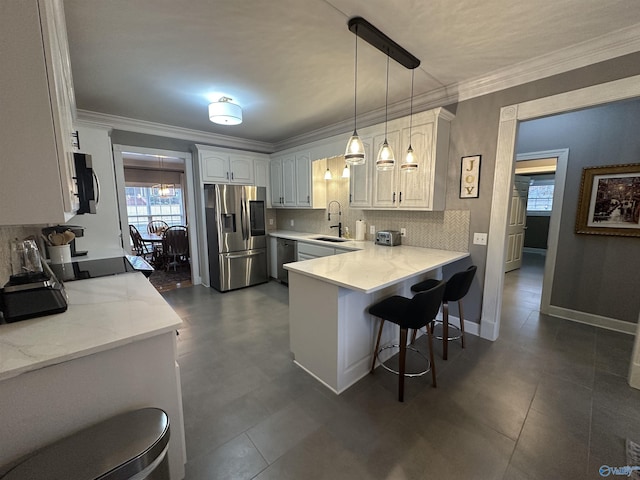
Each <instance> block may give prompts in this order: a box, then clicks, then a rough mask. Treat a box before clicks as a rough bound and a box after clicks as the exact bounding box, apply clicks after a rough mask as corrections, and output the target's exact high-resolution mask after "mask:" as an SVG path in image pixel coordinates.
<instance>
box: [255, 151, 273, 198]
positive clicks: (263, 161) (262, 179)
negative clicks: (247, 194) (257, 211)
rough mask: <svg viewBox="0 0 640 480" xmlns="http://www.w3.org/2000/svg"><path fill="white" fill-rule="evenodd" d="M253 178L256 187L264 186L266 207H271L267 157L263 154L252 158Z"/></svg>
mask: <svg viewBox="0 0 640 480" xmlns="http://www.w3.org/2000/svg"><path fill="white" fill-rule="evenodd" d="M253 179H254V181H255V185H256V187H266V189H267V208H271V182H270V180H269V159H268V158H267V157H266V156H265V157H264V158H263V157H260V158H254V159H253Z"/></svg>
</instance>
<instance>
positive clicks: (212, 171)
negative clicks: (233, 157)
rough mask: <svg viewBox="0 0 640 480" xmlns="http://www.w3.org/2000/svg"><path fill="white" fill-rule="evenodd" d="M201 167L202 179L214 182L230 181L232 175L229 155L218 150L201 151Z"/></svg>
mask: <svg viewBox="0 0 640 480" xmlns="http://www.w3.org/2000/svg"><path fill="white" fill-rule="evenodd" d="M199 156H200V168H201V169H202V170H201V172H202V180H203V181H204V182H212V183H228V182H229V180H230V178H231V175H230V172H229V155H225V154H220V153H216V152H205V151H203V152H200V153H199Z"/></svg>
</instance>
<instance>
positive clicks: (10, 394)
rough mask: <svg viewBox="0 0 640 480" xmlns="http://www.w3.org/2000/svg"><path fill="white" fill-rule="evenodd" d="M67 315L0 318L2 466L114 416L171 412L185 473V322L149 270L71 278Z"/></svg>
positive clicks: (173, 450) (174, 469)
mask: <svg viewBox="0 0 640 480" xmlns="http://www.w3.org/2000/svg"><path fill="white" fill-rule="evenodd" d="M65 287H66V291H67V294H68V297H69V307H68V309H67V311H66V312H64V313H60V314H56V315H49V316H44V317H39V318H33V319H30V320H24V321H20V322H15V323H10V324H5V325H0V404H1V405H2V413H0V430H2V432H3V435H2V440H0V465H6V464H8V463H10V462H13V461H15V460H16V459H17V458H19V457H21V456H23V455H25V454H27V453H29V452H31V451H33V450H35V449H37V448H39V447H42V446H44V445H47V444H49V443H52V442H53V441H55V440H57V439H59V438H61V437H64V436H66V435H68V434H71V433H73V432H75V431H77V430H80V429H82V428H84V427H87V426H89V425H93V424H95V423H97V422H99V421H101V420H104V419H106V418H108V417H111V416H113V415H116V414H119V413H123V412H126V411H129V410H135V409H138V408H142V407H158V408H162V409H163V410H164V411H166V412H167V414H168V415H169V419H170V428H171V437H170V441H169V450H168V456H169V465H170V469H171V478H172V480H179V479H182V478H184V463H185V461H186V459H185V446H184V421H183V416H182V395H181V389H180V377H179V369H178V364H177V363H176V358H177V355H176V329H177V328H178V327H179V326H180V324H181V320H180V318H179V317H178V315H177V314H176V313H175V312H174V311H173V310H172V309H171V307H170V306H169V305H168V304H167V303H166V302H165V301H164V300H163V299H162V297H161V296H160V294H159V293H158V292H157V291H156V290H155V289H154V288H153V286H152V285H151V284H150V283H149V281H148V280H147V279H146V278H145V277H144V276H143V275H142V274H141V273H135V272H132V273H124V274H120V275H112V276H105V277H100V278H93V279H87V280H81V281H73V282H67V283H66V284H65Z"/></svg>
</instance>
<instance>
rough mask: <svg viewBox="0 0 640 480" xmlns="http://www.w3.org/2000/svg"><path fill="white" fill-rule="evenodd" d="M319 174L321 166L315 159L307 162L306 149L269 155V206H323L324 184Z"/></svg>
mask: <svg viewBox="0 0 640 480" xmlns="http://www.w3.org/2000/svg"><path fill="white" fill-rule="evenodd" d="M324 165H325V168H326V163H325V164H324ZM322 175H324V169H322V166H321V165H319V164H318V162H317V161H315V162H312V161H311V154H310V152H309V151H308V150H304V151H299V152H291V153H288V154H286V155H282V156H278V157H274V158H272V159H271V206H272V207H276V208H325V207H326V198H327V197H326V185H325V182H324V179H323V177H322Z"/></svg>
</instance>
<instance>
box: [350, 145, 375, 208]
mask: <svg viewBox="0 0 640 480" xmlns="http://www.w3.org/2000/svg"><path fill="white" fill-rule="evenodd" d="M360 139H361V140H362V143H363V145H364V152H365V158H367V159H369V161H367V162H365V163H364V164H363V165H350V166H349V171H350V173H349V175H350V178H349V206H350V207H353V208H367V207H371V198H372V195H373V184H372V182H373V175H372V173H371V172H372V168H371V165H372V164H373V163H374V162H372V161H371V160H370V159H371V158H372V157H371V152H372V146H373V138H372V137H362V136H361V137H360Z"/></svg>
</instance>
